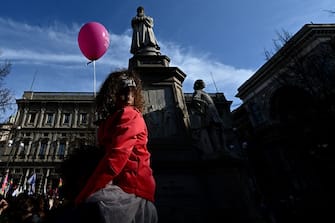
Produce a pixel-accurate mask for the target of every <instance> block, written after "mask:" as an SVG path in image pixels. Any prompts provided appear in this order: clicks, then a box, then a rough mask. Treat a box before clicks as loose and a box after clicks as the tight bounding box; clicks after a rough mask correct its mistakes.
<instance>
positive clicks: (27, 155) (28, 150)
mask: <svg viewBox="0 0 335 223" xmlns="http://www.w3.org/2000/svg"><path fill="white" fill-rule="evenodd" d="M31 144H32V141H29V142H28V146H27V152H26V154H25V162H27V161H28V158H29V153H30V150H31Z"/></svg>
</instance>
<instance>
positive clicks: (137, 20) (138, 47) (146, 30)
mask: <svg viewBox="0 0 335 223" xmlns="http://www.w3.org/2000/svg"><path fill="white" fill-rule="evenodd" d="M153 26H154V20H153V18H151V17H150V16H146V15H145V14H144V8H143V7H142V6H140V7H138V8H137V15H136V16H135V17H133V19H132V20H131V27H132V29H133V37H132V42H131V48H130V52H131V53H132V54H134V55H160V47H159V46H158V43H157V40H156V38H155V34H154V31H153Z"/></svg>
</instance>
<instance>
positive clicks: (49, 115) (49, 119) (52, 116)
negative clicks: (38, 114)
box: [46, 113, 54, 124]
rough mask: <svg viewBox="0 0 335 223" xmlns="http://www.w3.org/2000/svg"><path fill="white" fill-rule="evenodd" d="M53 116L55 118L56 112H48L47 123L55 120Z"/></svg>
mask: <svg viewBox="0 0 335 223" xmlns="http://www.w3.org/2000/svg"><path fill="white" fill-rule="evenodd" d="M53 118H54V114H53V113H47V122H46V123H47V124H52V122H53Z"/></svg>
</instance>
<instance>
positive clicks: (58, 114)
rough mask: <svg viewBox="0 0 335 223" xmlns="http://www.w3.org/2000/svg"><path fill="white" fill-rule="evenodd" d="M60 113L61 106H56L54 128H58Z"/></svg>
mask: <svg viewBox="0 0 335 223" xmlns="http://www.w3.org/2000/svg"><path fill="white" fill-rule="evenodd" d="M61 115H62V109H61V108H58V109H57V114H56V117H55V121H56V122H55V128H59V122H60V119H61Z"/></svg>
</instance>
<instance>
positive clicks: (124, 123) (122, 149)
mask: <svg viewBox="0 0 335 223" xmlns="http://www.w3.org/2000/svg"><path fill="white" fill-rule="evenodd" d="M143 105H144V100H143V97H142V94H141V81H140V79H139V78H138V77H137V75H136V74H135V73H133V72H132V71H128V70H121V71H116V72H113V73H111V74H109V76H108V77H107V78H106V80H105V81H104V82H103V84H102V86H101V88H100V91H99V93H98V94H97V97H96V109H97V113H98V115H99V116H100V118H101V120H100V121H99V122H98V123H99V128H98V134H97V139H98V140H97V141H98V145H99V146H101V147H103V148H104V150H105V155H104V157H103V158H102V159H101V160H100V162H99V164H98V166H97V167H96V169H95V171H94V172H93V174H92V175H91V176H90V178H89V179H88V181H87V183H86V184H85V186H84V188H83V189H82V190H81V192H80V193H79V195H78V196H77V197H76V200H75V202H76V204H81V203H83V202H84V203H97V204H98V207H99V210H100V213H101V216H102V218H103V221H104V222H118V223H123V222H143V223H144V222H145V223H150V222H157V211H156V208H155V206H154V203H153V202H154V195H155V188H156V183H155V179H154V176H153V171H152V169H151V164H150V155H151V154H150V152H149V151H148V149H147V142H148V131H147V127H146V124H145V121H144V119H143V116H142V114H141V111H142V109H143Z"/></svg>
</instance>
